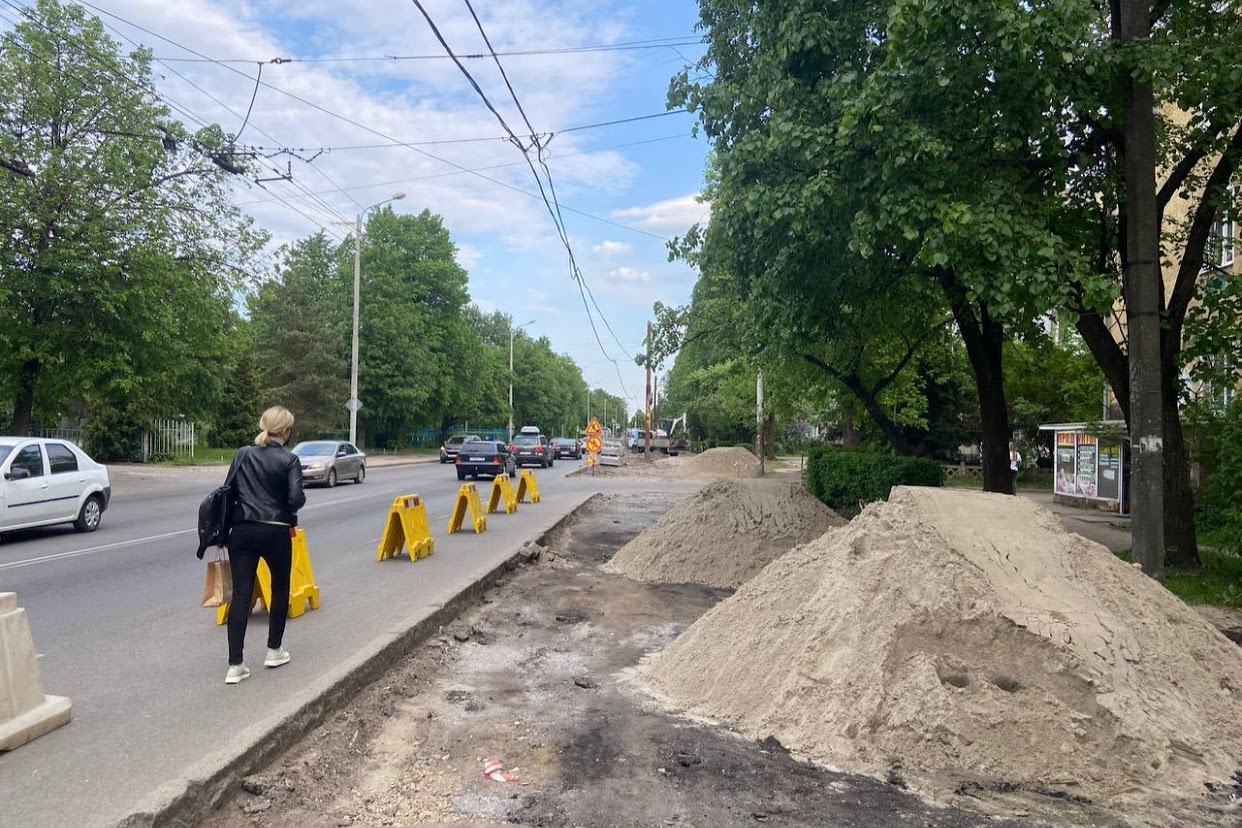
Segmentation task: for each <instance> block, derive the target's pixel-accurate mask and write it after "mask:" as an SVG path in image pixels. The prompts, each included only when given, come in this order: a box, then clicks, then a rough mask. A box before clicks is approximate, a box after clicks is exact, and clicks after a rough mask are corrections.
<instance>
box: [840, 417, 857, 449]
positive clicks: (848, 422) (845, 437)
mask: <svg viewBox="0 0 1242 828" xmlns="http://www.w3.org/2000/svg"><path fill="white" fill-rule="evenodd" d="M841 445H843V446H861V445H862V435H861V434H859V433H858V429H857V428H855V427H854V418H853V417H850V416H849V415H842V416H841Z"/></svg>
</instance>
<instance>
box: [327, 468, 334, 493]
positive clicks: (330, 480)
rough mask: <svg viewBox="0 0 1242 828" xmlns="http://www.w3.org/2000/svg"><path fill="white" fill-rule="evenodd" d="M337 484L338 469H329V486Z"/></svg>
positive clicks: (332, 486)
mask: <svg viewBox="0 0 1242 828" xmlns="http://www.w3.org/2000/svg"><path fill="white" fill-rule="evenodd" d="M335 486H336V469H328V488H329V489H331V488H334V487H335Z"/></svg>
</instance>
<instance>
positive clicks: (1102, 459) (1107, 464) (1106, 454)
mask: <svg viewBox="0 0 1242 828" xmlns="http://www.w3.org/2000/svg"><path fill="white" fill-rule="evenodd" d="M1097 465H1098V467H1099V475H1098V485H1097V487H1096V493H1095V496H1096V497H1098V498H1100V499H1101V500H1120V499H1121V446H1118V445H1112V446H1100V448H1099V453H1098V461H1097Z"/></svg>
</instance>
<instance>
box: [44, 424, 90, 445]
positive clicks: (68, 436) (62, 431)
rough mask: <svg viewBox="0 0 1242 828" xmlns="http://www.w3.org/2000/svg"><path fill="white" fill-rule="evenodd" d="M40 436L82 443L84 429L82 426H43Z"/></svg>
mask: <svg viewBox="0 0 1242 828" xmlns="http://www.w3.org/2000/svg"><path fill="white" fill-rule="evenodd" d="M39 436H40V437H43V438H46V439H48V440H68V441H70V442H71V443H77V444H78V445H79V446H80V445H82V429H80V428H41V429H39Z"/></svg>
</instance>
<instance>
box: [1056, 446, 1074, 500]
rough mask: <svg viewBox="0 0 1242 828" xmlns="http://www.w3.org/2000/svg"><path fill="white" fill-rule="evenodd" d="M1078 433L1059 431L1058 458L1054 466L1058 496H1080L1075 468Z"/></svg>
mask: <svg viewBox="0 0 1242 828" xmlns="http://www.w3.org/2000/svg"><path fill="white" fill-rule="evenodd" d="M1075 434H1076V432H1073V431H1058V432H1057V445H1056V457H1055V461H1054V466H1053V473H1054V475H1055V477H1054V483H1053V486H1054V488H1053V491H1055V492H1057V493H1058V494H1070V495H1072V494H1078V475H1077V469H1076V467H1075V461H1076V460H1077V452H1076V450H1075V449H1076V448H1077V443H1076V441H1075V439H1074V437H1075Z"/></svg>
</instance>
